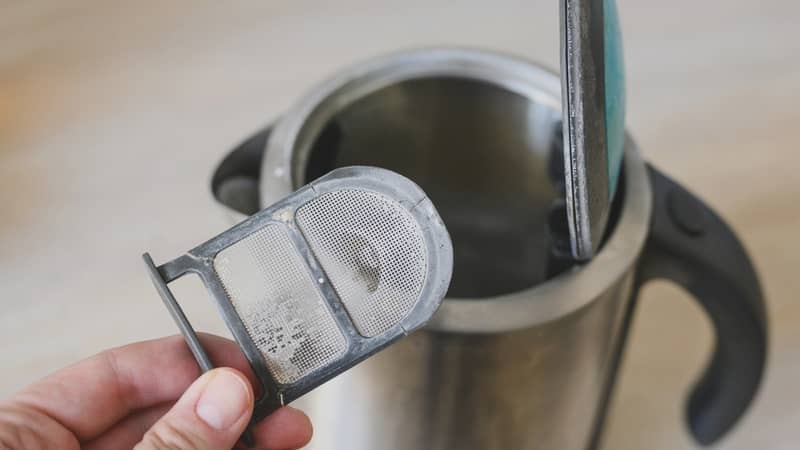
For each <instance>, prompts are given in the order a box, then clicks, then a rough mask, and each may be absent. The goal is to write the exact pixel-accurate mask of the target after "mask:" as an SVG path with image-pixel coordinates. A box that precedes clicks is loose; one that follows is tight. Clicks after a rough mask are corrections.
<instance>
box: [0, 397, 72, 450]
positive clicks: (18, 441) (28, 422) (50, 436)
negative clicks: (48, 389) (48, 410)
mask: <svg viewBox="0 0 800 450" xmlns="http://www.w3.org/2000/svg"><path fill="white" fill-rule="evenodd" d="M0 448H2V449H23V448H24V449H45V448H58V449H64V450H79V449H80V448H81V447H80V442H78V440H77V439H75V436H73V434H72V433H71V432H70V431H69V430H67V429H66V428H64V427H63V426H62V425H61V424H60V423H58V422H56V421H55V420H53V418H52V417H50V416H48V415H47V414H44V413H43V412H41V411H38V410H36V409H32V408H27V407H24V406H22V405H15V404H10V403H9V404H3V405H0Z"/></svg>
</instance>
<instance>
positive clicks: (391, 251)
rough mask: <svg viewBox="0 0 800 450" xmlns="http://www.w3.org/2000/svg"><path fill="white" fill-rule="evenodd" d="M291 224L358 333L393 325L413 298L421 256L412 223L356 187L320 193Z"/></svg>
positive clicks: (423, 267)
mask: <svg viewBox="0 0 800 450" xmlns="http://www.w3.org/2000/svg"><path fill="white" fill-rule="evenodd" d="M296 218H297V224H298V226H299V228H300V229H301V231H302V232H303V234H304V235H305V237H306V240H307V241H308V243H309V246H310V247H311V250H312V251H313V253H314V255H315V256H316V257H317V259H318V260H319V262H320V264H321V265H322V269H323V270H324V271H325V274H326V275H327V276H328V278H329V279H330V280H331V284H332V285H333V287H334V289H335V290H336V293H337V294H338V295H339V298H341V300H342V303H343V304H344V306H345V309H346V310H347V312H348V314H349V315H350V318H351V319H352V321H353V324H354V325H355V327H356V329H357V330H358V332H359V333H360V334H361V335H362V336H365V337H373V336H376V335H378V334H381V333H383V332H384V331H386V330H388V329H390V328H392V327H393V326H396V325H397V324H398V323H399V322H400V321H401V320H402V319H403V318H405V317H406V316H407V315H408V314H409V313H410V311H411V310H412V309H413V307H414V305H415V304H416V303H417V301H418V300H419V296H420V292H421V290H422V287H423V284H424V282H425V274H426V273H427V253H426V251H425V250H426V249H425V241H424V239H423V235H422V230H421V229H420V227H419V224H418V223H417V221H416V220H415V219H414V218H413V217H412V216H411V214H410V213H409V212H408V211H407V210H406V209H405V208H403V207H402V205H400V204H399V203H397V202H395V201H393V200H391V199H389V198H387V197H384V196H383V195H380V194H377V193H373V192H368V191H363V190H356V189H349V190H340V191H334V192H329V193H326V194H323V195H321V196H319V197H317V198H316V199H314V200H312V201H310V202H308V203H307V204H305V205H303V206H302V207H300V208H299V209H298V210H297V216H296Z"/></svg>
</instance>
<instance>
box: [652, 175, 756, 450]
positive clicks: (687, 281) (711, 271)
mask: <svg viewBox="0 0 800 450" xmlns="http://www.w3.org/2000/svg"><path fill="white" fill-rule="evenodd" d="M648 173H649V176H650V182H651V184H652V188H653V213H652V218H651V224H650V232H649V235H648V238H647V242H646V244H645V249H644V252H643V254H642V258H641V260H640V263H639V266H638V272H637V284H638V285H639V286H641V285H642V284H644V283H646V282H647V281H649V280H652V279H657V278H663V279H668V280H670V281H672V282H674V283H677V284H679V285H681V286H683V287H684V288H685V289H686V290H687V291H689V292H690V293H691V294H692V295H693V296H694V298H695V299H696V300H697V301H698V302H699V303H700V305H702V307H703V309H704V310H705V311H706V313H707V314H708V316H709V317H710V319H711V321H712V323H713V325H714V330H715V333H716V342H715V345H714V353H713V356H712V358H711V361H710V362H709V364H708V366H707V368H706V370H705V372H704V373H703V375H702V377H700V379H699V381H698V382H697V384H696V385H695V387H694V389H693V390H692V393H691V395H690V397H689V400H688V403H687V409H686V416H687V417H686V419H687V422H688V425H689V429H690V430H691V433H692V435H693V436H694V438H695V439H696V440H697V441H698V442H699V443H700V444H702V445H708V444H711V443H713V442H715V441H716V440H718V439H719V438H720V437H722V436H723V435H724V434H725V433H726V432H727V431H729V430H730V429H731V428H732V427H733V426H734V425H735V423H736V421H737V420H738V419H739V418H740V417H741V416H742V415H743V414H744V412H745V410H746V409H747V407H748V406H749V404H750V402H751V401H752V400H753V398H754V396H755V394H756V392H757V391H758V386H759V384H760V381H761V377H762V375H763V372H764V367H765V364H766V358H767V318H766V312H765V309H766V308H765V304H764V299H763V295H762V291H761V286H760V284H759V281H758V276H757V275H756V273H755V270H754V269H753V265H752V263H751V262H750V258H749V257H748V255H747V252H746V251H745V249H744V247H743V246H742V244H741V243H740V242H739V240H738V239H737V238H736V235H735V234H734V233H733V231H732V230H731V229H730V228H729V227H728V225H726V224H725V222H724V221H723V220H722V219H721V218H720V217H719V216H717V215H716V214H715V213H714V212H713V211H712V210H711V209H710V208H709V207H708V206H706V205H705V204H704V203H703V202H702V201H700V200H699V199H698V198H697V197H695V196H694V195H692V194H691V193H689V192H688V191H686V190H685V189H684V188H682V187H681V186H679V185H678V184H677V183H675V182H674V181H672V180H671V179H669V178H668V177H667V176H666V175H664V174H663V173H661V172H660V171H659V170H657V169H655V168H654V167H652V166H650V165H649V164H648Z"/></svg>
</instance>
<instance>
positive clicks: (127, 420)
mask: <svg viewBox="0 0 800 450" xmlns="http://www.w3.org/2000/svg"><path fill="white" fill-rule="evenodd" d="M200 340H201V341H202V343H203V346H204V347H205V349H206V350H207V351H208V353H209V355H210V357H211V359H212V361H213V362H214V364H215V365H216V366H217V367H224V368H220V369H214V370H212V371H209V372H207V373H205V374H203V376H201V377H200V378H197V377H198V376H200V369H199V368H198V367H197V363H196V362H195V360H194V358H193V357H192V355H191V353H190V352H189V349H188V347H187V346H186V343H185V342H184V341H183V339H182V338H181V337H180V336H172V337H168V338H162V339H156V340H152V341H146V342H139V343H136V344H131V345H127V346H124V347H119V348H116V349H113V350H107V351H104V352H102V353H100V354H98V355H95V356H93V357H91V358H89V359H86V360H84V361H81V362H79V363H77V364H75V365H73V366H70V367H67V368H65V369H63V370H61V371H59V372H56V373H54V374H52V375H50V376H48V377H47V378H45V379H43V380H41V381H39V382H37V383H34V384H32V385H31V386H28V387H27V388H25V389H24V390H22V391H21V392H19V393H18V394H16V395H14V396H13V397H11V398H10V399H8V400H7V401H4V402H2V403H0V448H2V449H3V450H22V449H25V450H34V449H64V450H72V449H81V448H83V449H86V450H99V449H103V450H107V449H108V450H114V449H130V448H134V447H135V448H136V449H137V450H163V449H174V450H219V449H230V448H233V447H234V446H235V445H236V442H237V441H238V439H239V437H240V436H241V434H242V433H243V432H244V430H245V428H246V426H247V424H248V422H249V420H250V415H251V413H252V410H253V398H254V395H253V389H252V387H251V386H252V382H253V381H255V378H254V376H253V374H252V371H251V370H250V367H249V365H248V364H247V363H246V361H245V359H244V357H243V356H242V355H241V352H240V351H239V349H238V347H237V346H236V344H234V343H233V342H231V341H229V340H227V339H223V338H220V337H217V336H211V335H201V336H200ZM187 388H188V389H187ZM311 432H312V431H311V422H310V421H309V420H308V417H306V415H305V414H303V413H302V412H300V411H298V410H296V409H293V408H290V407H284V408H281V409H279V410H278V411H276V412H275V413H273V414H272V415H270V416H269V417H267V418H266V419H264V420H262V421H261V422H259V423H258V424H257V425H255V426H254V427H253V428H252V434H253V437H254V440H255V443H256V446H257V447H259V448H263V449H275V450H278V449H294V448H299V447H302V446H304V445H305V444H307V443H308V441H309V440H310V439H311Z"/></svg>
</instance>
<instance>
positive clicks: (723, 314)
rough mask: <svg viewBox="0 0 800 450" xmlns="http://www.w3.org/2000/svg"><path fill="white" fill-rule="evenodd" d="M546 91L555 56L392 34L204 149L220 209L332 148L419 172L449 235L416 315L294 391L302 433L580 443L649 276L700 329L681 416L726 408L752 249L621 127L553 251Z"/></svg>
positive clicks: (556, 109) (305, 176) (444, 443)
mask: <svg viewBox="0 0 800 450" xmlns="http://www.w3.org/2000/svg"><path fill="white" fill-rule="evenodd" d="M560 94H561V88H560V80H559V77H558V76H557V75H555V74H554V73H552V72H550V71H548V70H545V69H543V68H541V67H539V66H537V65H535V64H532V63H529V62H526V61H523V60H520V59H517V58H514V57H510V56H506V55H502V54H497V53H491V52H484V51H476V50H467V49H428V50H419V51H411V52H405V53H399V54H394V55H390V56H386V57H383V58H379V59H376V60H372V61H368V62H366V63H362V64H359V65H356V66H354V67H350V68H348V69H345V70H344V71H342V72H341V73H340V74H338V75H337V76H335V77H333V78H332V79H330V80H328V81H327V82H325V83H323V84H321V85H320V86H318V87H317V88H315V89H314V90H312V91H311V92H310V93H309V94H308V95H307V96H305V97H304V98H303V99H301V100H300V101H299V102H298V103H297V104H296V105H295V106H294V107H293V108H291V109H290V110H289V111H288V112H287V113H286V114H285V115H284V116H283V117H282V118H281V119H279V120H277V121H276V122H275V123H274V124H272V125H270V126H268V127H266V128H265V129H263V130H262V131H260V132H259V133H257V134H256V135H254V136H253V137H252V138H250V139H249V140H247V141H245V142H244V143H242V144H241V145H240V146H238V147H237V148H236V149H235V150H233V151H232V152H231V153H230V154H229V155H228V156H227V157H226V158H225V159H224V160H223V161H222V163H221V164H220V166H219V167H218V168H217V171H216V173H215V175H214V178H213V180H212V189H213V192H214V195H215V197H216V198H217V199H218V200H219V201H220V203H221V204H223V205H225V207H226V208H227V209H228V211H229V212H230V213H231V214H232V215H233V216H234V217H237V218H239V217H241V216H242V215H244V214H250V213H252V212H254V211H256V210H258V209H259V208H260V207H261V206H266V205H269V204H270V203H272V202H273V201H275V200H277V199H279V198H282V197H283V196H285V195H287V194H288V193H289V192H291V191H292V190H294V189H296V188H298V187H299V186H301V185H303V184H305V183H307V182H308V181H311V180H312V179H314V178H316V177H318V176H320V175H322V174H324V173H326V172H327V171H329V170H331V169H333V168H335V167H339V166H344V165H351V164H365V165H374V166H381V167H386V168H390V169H392V170H395V171H397V172H399V173H401V174H403V175H405V176H407V177H410V178H411V179H413V180H414V181H416V182H417V183H418V184H419V185H420V186H422V188H423V189H424V190H425V191H426V192H427V193H428V194H429V196H430V198H431V199H432V200H433V201H434V203H435V204H436V205H437V208H438V209H439V211H440V212H441V213H442V216H443V218H444V220H445V223H446V225H447V227H448V229H449V231H450V233H451V235H452V238H453V244H454V250H455V266H454V274H453V281H452V283H451V287H450V291H449V293H448V298H447V299H446V300H445V302H444V304H443V306H442V307H441V308H440V310H439V312H438V313H437V314H436V316H435V317H434V320H433V322H432V323H431V324H430V326H429V327H428V328H427V329H426V330H425V331H423V332H419V333H416V334H414V335H412V336H410V337H409V338H407V339H405V340H404V341H402V342H401V343H399V344H397V345H395V346H393V347H391V348H389V349H387V350H386V351H384V352H383V353H381V354H379V355H377V356H376V357H374V358H372V359H369V360H368V361H366V362H364V363H363V364H361V365H359V366H357V367H356V368H354V369H352V370H350V371H349V372H347V373H345V374H344V375H342V376H340V377H338V378H336V379H334V380H332V381H331V382H329V383H328V384H326V385H324V386H322V387H320V388H319V389H317V390H316V391H314V392H313V393H311V394H310V395H308V396H307V397H305V398H304V399H302V400H301V406H302V407H303V408H305V409H306V410H307V411H308V412H309V414H310V415H311V417H312V419H313V420H314V423H315V430H316V431H315V438H314V440H313V442H312V448H314V449H347V450H361V449H363V450H367V449H369V450H373V449H377V448H380V449H385V450H394V449H397V450H399V449H404V450H405V449H425V450H444V449H459V450H465V449H482V450H485V449H498V450H499V449H544V450H550V449H552V450H586V449H590V448H596V447H597V445H598V442H599V438H600V435H601V431H602V427H603V421H604V417H605V413H606V410H607V406H608V400H609V396H610V394H611V392H612V389H613V386H614V380H615V376H616V371H617V367H618V365H619V361H620V357H621V354H622V352H623V349H624V346H625V341H626V336H627V332H628V330H629V328H630V322H631V318H632V314H633V311H634V307H635V305H636V297H637V293H638V290H639V288H640V287H641V285H642V284H643V283H645V282H647V281H649V280H651V279H654V278H666V279H669V280H671V281H673V282H675V283H678V284H680V285H681V286H683V287H684V288H686V289H687V290H688V291H689V292H690V293H692V294H693V295H694V297H695V298H696V299H697V301H698V302H699V303H700V304H701V305H702V306H703V308H704V309H705V311H706V313H707V314H708V315H709V317H710V318H711V320H712V322H713V324H714V328H715V332H716V345H715V349H714V353H713V357H712V359H711V361H710V362H709V365H708V367H707V369H706V371H705V373H704V374H703V376H702V377H701V378H700V380H699V381H698V382H697V384H696V386H695V387H694V388H693V390H692V391H691V394H690V395H689V398H688V400H687V412H686V414H687V421H688V425H689V428H690V431H691V433H692V435H693V436H694V437H695V438H696V440H697V441H698V442H700V443H701V444H710V443H712V442H714V441H716V440H717V439H719V438H720V437H721V436H722V435H723V434H724V433H725V432H726V431H728V430H729V429H730V428H731V427H733V426H734V424H735V423H736V421H737V420H738V419H739V417H740V416H741V415H742V414H743V413H744V412H745V410H746V409H747V407H748V405H749V404H750V401H751V400H752V398H753V396H754V395H755V393H756V391H757V388H758V385H759V382H760V379H761V376H762V373H763V370H764V365H765V360H766V347H767V324H766V319H765V311H764V308H765V307H764V302H763V298H762V292H761V288H760V286H759V282H758V279H757V276H756V274H755V272H754V270H753V267H752V264H751V262H750V260H749V258H748V256H747V254H746V252H745V250H744V249H743V247H742V246H741V244H740V243H739V241H738V240H737V238H736V237H735V235H734V234H733V232H732V231H731V230H730V229H729V228H728V226H726V225H725V223H724V222H723V221H722V220H721V219H720V218H719V217H718V216H717V215H716V214H714V213H713V212H712V211H711V210H710V209H709V208H708V207H707V206H705V205H704V204H703V203H702V202H701V201H700V200H698V199H697V198H696V197H694V196H693V195H692V194H690V193H688V192H687V191H685V190H684V189H683V188H681V187H680V186H678V185H677V184H675V183H674V182H673V181H671V180H670V179H669V178H668V177H666V176H665V175H663V174H662V173H661V172H659V171H658V170H657V169H654V168H653V167H651V166H649V165H647V164H646V163H645V162H644V161H643V160H642V157H641V155H640V153H639V151H638V149H637V148H636V145H635V144H634V142H633V141H632V140H631V139H630V138H627V140H626V144H625V159H624V165H623V175H622V178H621V184H620V187H619V189H618V191H617V194H616V196H615V199H614V207H613V210H612V219H611V222H610V226H609V231H608V233H607V236H606V238H605V241H604V243H603V245H602V248H601V250H600V252H599V253H598V254H597V256H596V257H595V258H594V259H592V260H591V261H590V262H589V263H587V264H584V265H570V264H565V263H564V260H563V259H561V258H560V257H559V254H558V252H557V251H555V250H554V249H555V246H554V242H556V241H558V237H559V236H558V231H557V230H558V228H559V224H558V217H560V216H559V215H558V214H557V212H558V211H559V209H558V205H559V199H560V196H561V189H562V187H561V186H559V180H558V176H557V175H556V174H558V173H559V169H558V164H559V160H560V159H561V149H560V148H559V147H558V145H559V142H560V138H559V136H558V130H560V127H561V125H560V122H559V121H560V119H561V112H560ZM554 168H555V169H554ZM554 211H555V212H556V213H554Z"/></svg>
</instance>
